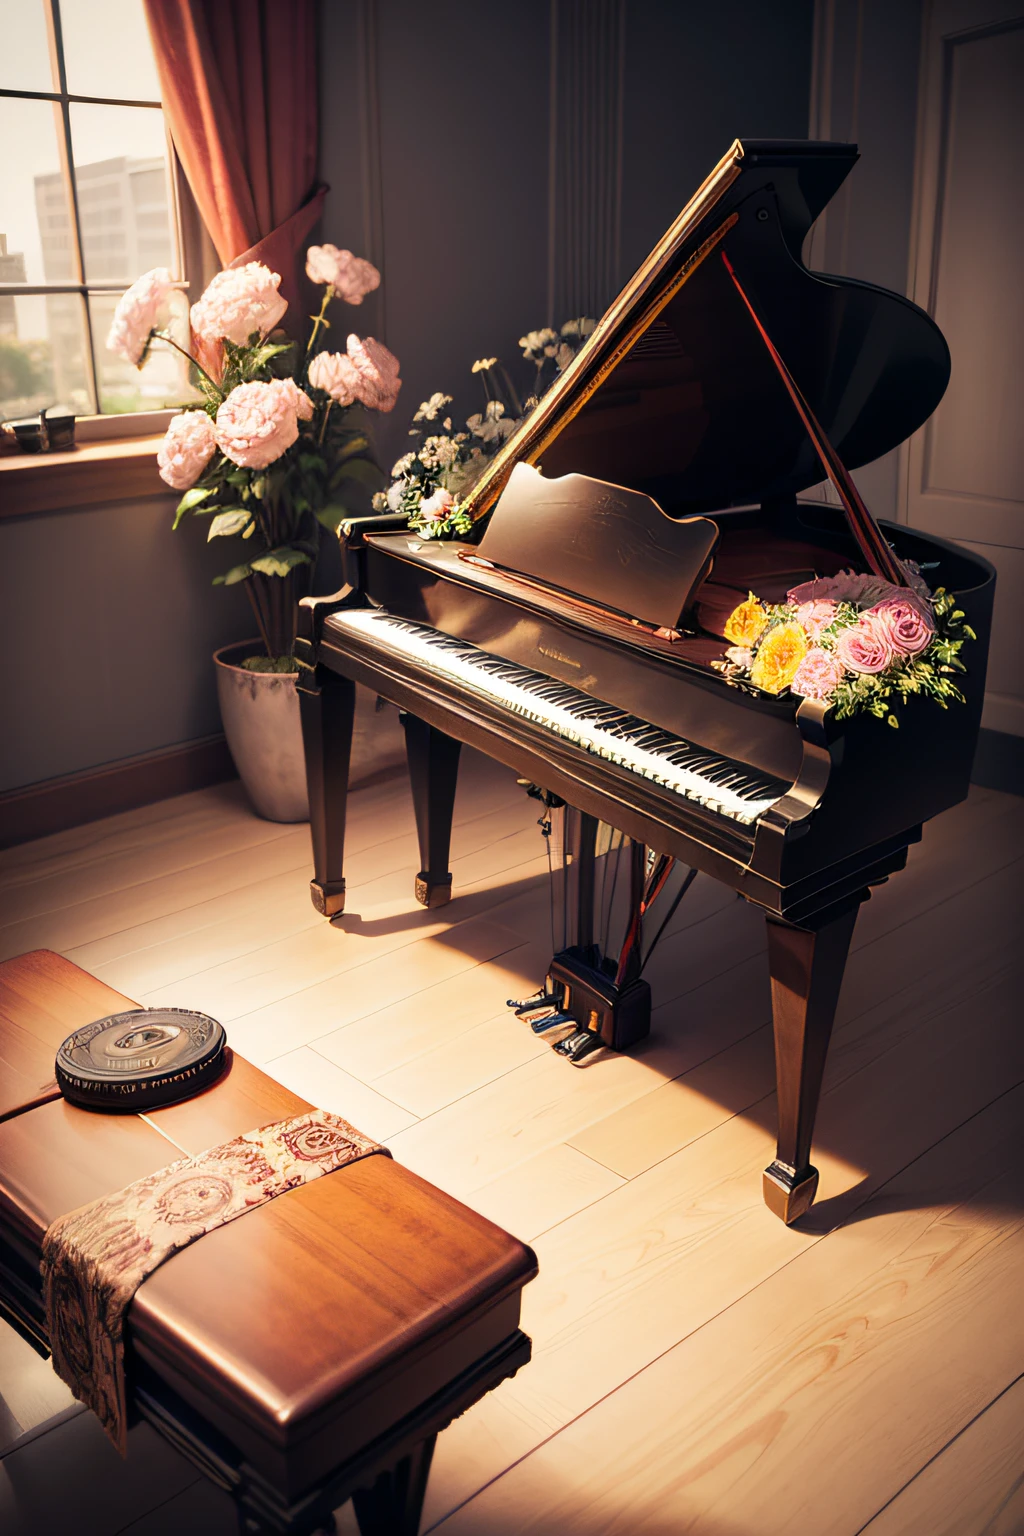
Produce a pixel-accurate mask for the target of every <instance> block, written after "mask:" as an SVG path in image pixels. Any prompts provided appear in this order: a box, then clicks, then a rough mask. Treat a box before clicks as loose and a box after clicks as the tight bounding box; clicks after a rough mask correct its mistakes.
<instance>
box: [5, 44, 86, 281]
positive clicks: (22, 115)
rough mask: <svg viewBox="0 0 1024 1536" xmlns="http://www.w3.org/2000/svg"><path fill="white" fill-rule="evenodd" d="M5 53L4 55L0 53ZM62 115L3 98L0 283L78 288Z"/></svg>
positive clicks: (34, 103) (35, 104)
mask: <svg viewBox="0 0 1024 1536" xmlns="http://www.w3.org/2000/svg"><path fill="white" fill-rule="evenodd" d="M0 52H2V49H0ZM59 123H60V116H59V112H58V109H57V108H56V107H54V106H52V105H51V103H50V102H48V101H16V100H14V99H13V98H12V97H10V96H3V97H0V144H3V145H4V146H5V151H4V153H3V154H2V155H0V282H2V283H24V282H29V283H42V282H51V283H57V282H74V281H75V272H74V270H73V265H72V259H71V217H70V213H69V210H68V200H67V194H66V192H65V188H64V179H63V177H62V175H61V170H60V154H59V152H58V148H57V145H58V139H57V129H58V124H59Z"/></svg>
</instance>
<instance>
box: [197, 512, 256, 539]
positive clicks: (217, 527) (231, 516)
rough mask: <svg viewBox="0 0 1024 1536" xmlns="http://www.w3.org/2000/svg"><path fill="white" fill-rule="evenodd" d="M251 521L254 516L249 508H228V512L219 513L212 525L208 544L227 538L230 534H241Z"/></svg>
mask: <svg viewBox="0 0 1024 1536" xmlns="http://www.w3.org/2000/svg"><path fill="white" fill-rule="evenodd" d="M251 520H252V514H251V513H250V511H249V509H248V507H228V508H227V510H226V511H224V512H218V513H217V516H216V517H215V518H214V520H213V522H212V523H211V524H210V531H209V533H208V534H207V535H206V542H207V543H209V542H210V540H211V539H221V538H225V537H226V536H227V535H228V534H229V533H241V531H242V529H243V528H244V527H245V526H246V524H247V523H249V522H251Z"/></svg>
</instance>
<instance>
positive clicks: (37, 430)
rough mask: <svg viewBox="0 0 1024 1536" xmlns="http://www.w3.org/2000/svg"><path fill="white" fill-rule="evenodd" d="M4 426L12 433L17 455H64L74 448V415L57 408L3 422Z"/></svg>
mask: <svg viewBox="0 0 1024 1536" xmlns="http://www.w3.org/2000/svg"><path fill="white" fill-rule="evenodd" d="M5 426H6V428H7V429H8V430H9V431H10V432H13V434H14V437H15V439H16V441H17V444H18V449H17V451H18V452H19V453H66V452H67V450H68V449H69V448H73V447H74V446H75V417H74V413H73V412H72V411H64V410H61V409H60V408H59V407H55V406H51V407H50V408H49V409H48V410H43V411H40V412H39V415H38V416H24V417H22V418H21V420H20V421H8V422H5Z"/></svg>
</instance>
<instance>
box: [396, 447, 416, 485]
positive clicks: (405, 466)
mask: <svg viewBox="0 0 1024 1536" xmlns="http://www.w3.org/2000/svg"><path fill="white" fill-rule="evenodd" d="M415 458H416V455H415V454H414V453H403V454H402V457H401V458H400V459H399V460H398V462H397V463H396V464H392V466H391V478H392V480H399V479H400V478H401V477H402V476H403V475H407V474H408V473H409V470H410V469H412V466H413V463H414V461H415Z"/></svg>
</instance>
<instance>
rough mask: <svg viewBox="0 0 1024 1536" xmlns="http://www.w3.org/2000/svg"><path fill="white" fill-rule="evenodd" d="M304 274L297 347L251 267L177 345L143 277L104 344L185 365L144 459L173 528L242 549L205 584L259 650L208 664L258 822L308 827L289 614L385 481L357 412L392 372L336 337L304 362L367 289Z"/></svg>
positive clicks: (220, 282)
mask: <svg viewBox="0 0 1024 1536" xmlns="http://www.w3.org/2000/svg"><path fill="white" fill-rule="evenodd" d="M306 271H307V274H308V276H309V277H310V278H311V279H312V281H313V282H314V283H317V284H318V285H319V286H321V287H322V289H323V297H322V302H321V305H320V311H319V313H318V314H317V315H316V316H314V317H312V319H313V326H312V331H311V334H310V337H309V340H308V342H307V344H306V347H305V349H304V350H300V347H299V344H298V343H297V342H296V341H294V340H289V339H288V337H287V336H286V335H285V334H284V332H283V331H281V330H279V329H278V327H279V324H280V322H281V320H282V319H283V317H284V314H285V311H286V309H287V303H286V301H285V300H284V299H283V298H282V297H281V295H280V292H279V289H280V283H281V279H280V277H279V275H278V274H277V273H276V272H271V271H270V270H269V269H268V268H267V267H265V266H263V265H261V264H260V263H259V262H249V263H248V264H247V265H245V266H242V267H237V268H232V267H229V268H227V269H226V270H225V271H223V272H220V273H218V275H217V276H216V277H215V278H214V279H213V281H212V282H211V283H210V285H209V287H208V288H207V289H206V291H205V293H204V294H203V295H202V297H201V298H200V299H199V300H198V301H197V303H195V304H193V305H192V308H191V313H190V316H189V320H190V327H189V344H188V345H187V346H185V345H182V344H181V343H180V342H179V341H177V340H176V339H175V338H174V336H173V335H172V334H171V331H170V329H169V326H170V324H171V312H172V309H173V307H174V304H175V302H178V303H180V296H178V295H177V294H176V292H175V285H174V283H173V281H172V279H171V277H170V275H169V273H168V272H167V271H166V270H164V269H157V270H155V271H153V272H148V273H146V274H145V276H144V277H141V278H140V279H139V281H138V282H137V283H134V284H133V285H132V287H131V288H129V289H128V291H127V293H125V294H124V296H123V297H122V299H121V300H120V302H119V304H118V306H117V310H116V312H115V315H114V321H113V325H112V327H111V331H110V336H109V338H108V343H107V344H108V346H109V347H110V348H111V350H113V351H115V352H117V353H118V354H119V355H120V356H122V357H125V358H127V359H128V360H129V361H130V362H132V363H134V364H135V365H136V366H137V367H140V368H141V367H142V365H143V363H144V362H145V360H146V356H147V354H148V352H149V348H150V347H151V346H152V345H153V344H154V343H157V344H162V345H166V346H169V347H172V348H174V349H175V350H176V351H177V352H180V353H181V354H182V355H183V356H184V357H185V358H187V359H188V362H189V364H190V365H191V367H192V369H193V378H194V381H195V386H196V389H197V393H198V398H197V400H196V402H195V404H194V405H191V406H188V407H186V408H184V409H183V410H182V411H181V412H179V414H178V415H176V416H174V417H173V419H172V420H171V422H170V424H169V426H168V428H167V433H166V436H165V438H164V441H163V444H162V446H161V448H160V451H159V453H158V455H157V462H158V465H159V470H160V474H161V476H162V478H163V479H164V480H165V481H166V482H167V484H168V485H169V486H171V487H172V488H173V489H174V490H177V491H181V492H183V493H184V494H183V495H182V497H181V500H180V501H179V503H178V507H177V511H176V514H175V518H174V527H175V528H177V527H178V526H179V525H180V524H181V522H182V520H183V519H184V518H185V517H195V518H203V519H207V518H208V519H209V523H208V525H207V537H208V539H220V538H230V539H236V540H238V543H239V553H240V554H241V559H240V560H237V561H236V563H235V564H233V565H232V566H231V567H230V569H229V570H227V571H226V572H225V573H224V574H223V575H222V576H218V577H216V578H215V581H216V582H217V583H221V584H223V585H226V586H233V585H236V584H237V583H241V584H242V585H243V588H244V590H245V592H246V595H247V597H248V599H249V602H250V605H251V607H252V612H253V618H254V621H255V625H256V629H257V630H258V633H259V641H244V642H240V643H239V644H237V645H233V646H227V647H224V648H223V649H221V650H220V651H218V652H217V653H216V655H215V657H214V661H215V663H216V668H217V691H218V697H219V700H220V706H221V715H222V718H223V722H224V731H225V735H226V737H227V742H228V746H229V748H230V750H231V755H232V757H233V758H234V761H235V765H236V767H237V768H238V771H239V774H240V776H241V778H242V781H243V783H244V784H245V787H246V790H247V791H248V793H249V796H250V798H251V800H252V802H253V804H254V806H255V808H256V810H257V811H258V812H259V813H260V815H262V816H266V817H268V818H269V819H270V820H274V821H300V820H304V819H305V818H306V817H307V815H308V805H307V800H306V787H305V774H304V769H303V760H302V740H301V731H300V727H299V712H298V698H297V695H296V692H295V682H296V678H297V675H298V667H297V664H296V662H295V660H294V657H293V655H292V652H293V649H294V643H295V625H296V608H297V604H298V601H299V599H300V598H301V597H303V596H305V595H306V594H307V593H308V592H309V590H310V585H311V581H312V576H313V570H314V567H315V564H316V559H317V554H318V551H319V546H320V539H321V537H322V535H323V531H324V530H325V529H328V530H330V531H331V532H332V533H334V534H336V533H337V530H338V527H339V525H340V523H341V520H342V518H343V517H344V516H345V515H346V512H348V511H350V510H354V508H353V506H352V502H353V500H356V499H358V497H359V495H360V493H361V494H362V495H364V496H365V495H366V493H367V491H372V490H373V489H374V488H375V487H377V486H379V485H380V484H381V482H382V476H381V472H380V470H379V468H378V466H377V464H376V461H375V459H374V456H373V449H372V445H371V441H370V436H369V432H368V426H367V419H366V415H365V413H366V412H367V411H390V410H391V409H392V408H393V407H394V404H395V401H396V399H397V397H398V391H399V389H400V387H401V380H400V378H399V376H398V372H399V364H398V360H397V358H395V357H394V356H393V355H392V354H391V353H390V352H389V351H388V349H387V347H385V346H383V345H382V344H381V343H380V342H378V341H375V340H374V339H373V337H366V338H365V339H360V337H358V336H357V335H355V334H352V335H350V336H349V337H348V342H347V346H346V350H345V351H344V352H330V351H327V350H320V351H318V350H317V349H316V346H317V341H318V339H319V338H320V337H321V333H322V332H324V331H325V330H326V329H327V327H328V326H329V324H330V322H329V321H328V320H327V310H328V307H329V306H330V304H331V303H332V301H334V300H335V299H338V298H340V299H343V300H345V301H346V302H347V303H349V304H360V303H361V302H362V300H363V298H364V296H365V295H366V294H367V293H369V292H371V291H372V290H373V289H374V288H376V287H377V285H378V284H379V282H380V274H379V273H378V272H377V270H376V268H375V267H373V266H372V265H371V264H370V263H369V262H368V261H363V260H362V259H361V258H359V257H356V256H353V255H352V253H351V252H350V251H342V250H338V249H337V247H335V246H332V245H325V246H313V247H311V248H310V250H309V252H308V253H307V262H306Z"/></svg>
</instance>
